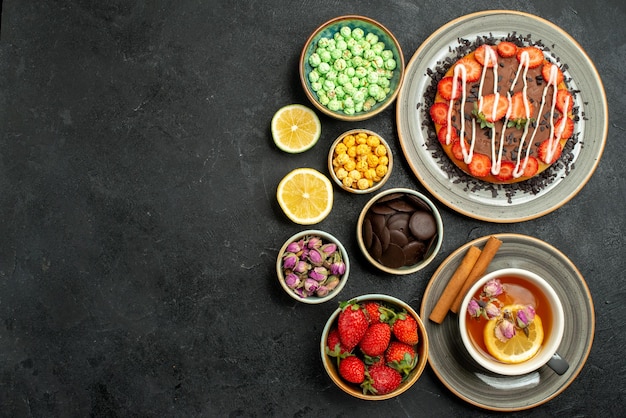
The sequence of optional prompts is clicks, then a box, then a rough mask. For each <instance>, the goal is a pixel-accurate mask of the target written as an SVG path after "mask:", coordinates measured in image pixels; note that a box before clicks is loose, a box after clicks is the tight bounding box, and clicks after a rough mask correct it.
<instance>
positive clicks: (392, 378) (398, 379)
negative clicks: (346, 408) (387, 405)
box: [361, 364, 402, 395]
mask: <svg viewBox="0 0 626 418" xmlns="http://www.w3.org/2000/svg"><path fill="white" fill-rule="evenodd" d="M366 376H367V378H366V379H365V380H364V381H363V383H362V384H361V387H362V388H363V393H367V392H370V393H373V394H375V395H385V394H387V393H389V392H393V391H394V390H396V389H397V388H398V386H400V383H402V375H401V374H400V373H399V372H398V371H397V370H394V369H392V368H391V367H389V366H387V365H384V364H377V365H376V366H370V367H369V368H368V370H367V371H366Z"/></svg>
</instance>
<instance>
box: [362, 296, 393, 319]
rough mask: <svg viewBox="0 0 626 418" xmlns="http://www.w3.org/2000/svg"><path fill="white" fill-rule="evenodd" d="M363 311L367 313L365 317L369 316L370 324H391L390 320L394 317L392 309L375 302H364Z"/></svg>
mask: <svg viewBox="0 0 626 418" xmlns="http://www.w3.org/2000/svg"><path fill="white" fill-rule="evenodd" d="M363 309H364V311H365V316H367V320H368V321H369V323H370V324H377V323H379V322H389V320H390V319H391V318H392V317H393V315H394V313H393V311H392V310H391V309H389V308H387V307H385V306H383V305H381V304H380V303H378V302H374V301H367V302H363Z"/></svg>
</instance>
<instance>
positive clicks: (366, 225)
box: [363, 218, 373, 248]
mask: <svg viewBox="0 0 626 418" xmlns="http://www.w3.org/2000/svg"><path fill="white" fill-rule="evenodd" d="M372 236H373V232H372V222H371V221H370V220H369V218H365V219H363V244H364V245H365V248H370V247H371V246H372Z"/></svg>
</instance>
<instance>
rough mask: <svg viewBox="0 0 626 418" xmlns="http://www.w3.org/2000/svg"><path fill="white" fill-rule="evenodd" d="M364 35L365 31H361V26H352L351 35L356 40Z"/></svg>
mask: <svg viewBox="0 0 626 418" xmlns="http://www.w3.org/2000/svg"><path fill="white" fill-rule="evenodd" d="M364 36H365V31H363V29H361V28H354V29H353V30H352V37H353V38H354V39H356V40H357V41H358V40H360V39H363V37H364Z"/></svg>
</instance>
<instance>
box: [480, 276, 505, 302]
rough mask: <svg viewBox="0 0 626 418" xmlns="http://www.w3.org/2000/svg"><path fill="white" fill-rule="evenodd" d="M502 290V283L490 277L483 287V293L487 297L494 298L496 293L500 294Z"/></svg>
mask: <svg viewBox="0 0 626 418" xmlns="http://www.w3.org/2000/svg"><path fill="white" fill-rule="evenodd" d="M502 292H503V289H502V283H500V280H498V279H491V280H489V281H488V282H487V283H485V287H483V294H484V295H485V296H486V297H488V298H495V297H496V296H498V295H501V294H502Z"/></svg>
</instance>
